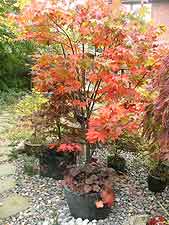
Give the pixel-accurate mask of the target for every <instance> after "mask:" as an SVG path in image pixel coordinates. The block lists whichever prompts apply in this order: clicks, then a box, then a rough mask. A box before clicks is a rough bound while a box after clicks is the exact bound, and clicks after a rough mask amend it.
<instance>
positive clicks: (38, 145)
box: [24, 140, 44, 147]
mask: <svg viewBox="0 0 169 225" xmlns="http://www.w3.org/2000/svg"><path fill="white" fill-rule="evenodd" d="M24 144H25V145H30V146H33V147H40V146H44V144H33V143H31V142H30V141H28V140H26V141H25V142H24Z"/></svg>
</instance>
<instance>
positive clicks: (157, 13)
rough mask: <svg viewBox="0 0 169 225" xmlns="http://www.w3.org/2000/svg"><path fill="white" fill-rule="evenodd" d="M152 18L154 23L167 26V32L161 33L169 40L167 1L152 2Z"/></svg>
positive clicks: (168, 7) (168, 8)
mask: <svg viewBox="0 0 169 225" xmlns="http://www.w3.org/2000/svg"><path fill="white" fill-rule="evenodd" d="M152 18H153V20H154V21H155V23H156V24H165V25H166V26H167V32H166V33H165V34H164V35H163V38H164V40H165V41H167V42H169V1H168V2H162V1H161V2H157V3H152Z"/></svg>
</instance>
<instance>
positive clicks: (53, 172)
mask: <svg viewBox="0 0 169 225" xmlns="http://www.w3.org/2000/svg"><path fill="white" fill-rule="evenodd" d="M75 163H76V156H75V154H74V153H63V152H57V151H55V150H50V149H47V150H46V151H44V152H42V153H41V154H40V158H39V164H40V175H41V176H43V177H51V178H54V179H56V180H63V178H64V173H65V170H66V168H67V166H68V165H73V164H75Z"/></svg>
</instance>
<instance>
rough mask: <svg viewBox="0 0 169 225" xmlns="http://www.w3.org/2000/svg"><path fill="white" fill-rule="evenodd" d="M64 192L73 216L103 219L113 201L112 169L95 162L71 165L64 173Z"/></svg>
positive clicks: (109, 210)
mask: <svg viewBox="0 0 169 225" xmlns="http://www.w3.org/2000/svg"><path fill="white" fill-rule="evenodd" d="M64 192H65V197H66V199H67V203H68V205H69V209H70V212H71V215H72V216H74V217H75V218H79V217H80V218H82V219H86V218H88V219H89V220H93V219H105V218H106V217H107V216H108V215H109V213H110V212H111V206H112V205H113V204H114V201H115V194H114V192H113V191H112V170H111V169H110V168H104V167H99V166H98V165H97V164H95V163H91V164H87V165H85V166H84V165H83V166H81V167H80V166H79V167H77V166H75V167H72V168H71V169H69V170H68V171H67V173H66V175H65V188H64Z"/></svg>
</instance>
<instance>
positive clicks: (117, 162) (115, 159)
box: [107, 155, 127, 172]
mask: <svg viewBox="0 0 169 225" xmlns="http://www.w3.org/2000/svg"><path fill="white" fill-rule="evenodd" d="M107 166H108V167H109V168H113V169H114V170H116V171H118V172H126V170H127V165H126V160H125V159H124V158H123V157H121V156H112V155H109V156H108V157H107Z"/></svg>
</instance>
